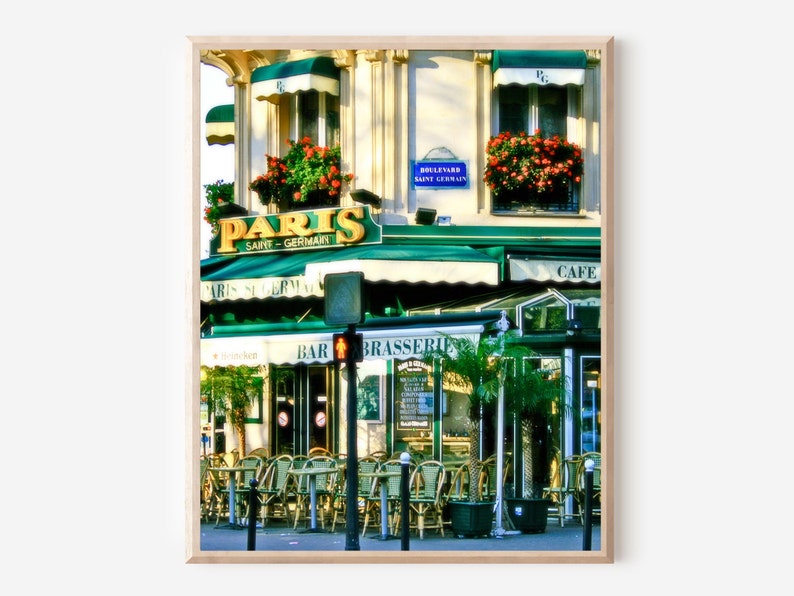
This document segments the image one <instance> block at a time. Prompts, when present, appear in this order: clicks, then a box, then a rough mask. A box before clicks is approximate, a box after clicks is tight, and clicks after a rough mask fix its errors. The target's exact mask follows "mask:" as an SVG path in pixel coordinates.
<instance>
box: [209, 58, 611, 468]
mask: <svg viewBox="0 0 794 596" xmlns="http://www.w3.org/2000/svg"><path fill="white" fill-rule="evenodd" d="M201 61H202V63H203V65H205V66H203V68H206V67H217V68H220V69H222V70H223V71H224V72H225V73H226V74H227V75H228V84H229V85H232V86H233V87H234V91H235V99H234V104H233V105H228V106H218V107H217V108H214V109H213V110H210V112H208V113H207V114H206V119H205V124H206V127H205V130H206V142H208V143H210V144H234V150H235V181H234V183H235V197H237V199H236V201H235V203H236V205H235V206H233V208H235V209H236V210H235V211H234V212H230V213H229V214H228V216H226V217H224V218H223V219H221V220H220V222H218V225H217V229H216V230H215V234H214V236H213V238H212V240H211V243H210V256H209V257H208V258H205V259H203V260H202V262H201V280H200V286H201V287H200V301H201V305H200V308H201V329H200V339H199V341H200V354H201V365H202V367H218V366H237V365H248V366H253V367H256V368H257V369H258V370H259V371H260V372H261V375H262V378H263V383H262V391H261V395H258V396H257V397H256V399H255V400H254V406H253V408H252V409H251V412H250V413H249V415H250V417H249V418H248V419H247V424H246V439H247V444H248V445H247V446H248V450H250V449H253V448H256V447H264V448H266V449H267V450H268V451H269V452H270V453H271V454H277V453H282V452H286V453H292V454H306V453H308V451H309V450H310V449H311V448H313V447H322V448H325V449H327V450H328V451H330V452H332V453H344V452H345V446H346V439H345V438H346V436H347V434H346V433H347V425H348V423H349V421H350V420H355V423H356V425H357V427H358V432H357V436H358V447H357V450H358V453H359V455H362V454H367V453H372V452H385V453H386V454H392V453H396V452H401V451H403V450H408V451H410V452H413V453H417V454H419V455H420V456H421V457H424V458H433V459H440V460H442V461H449V462H457V461H461V460H462V459H463V458H465V457H467V454H468V444H469V441H468V429H469V427H468V424H467V422H468V408H467V400H466V398H465V395H463V394H461V393H459V392H456V391H455V390H454V388H449V387H443V386H441V384H440V383H435V382H434V371H433V370H432V367H431V366H429V365H427V364H425V363H424V362H423V361H422V359H421V356H422V354H423V353H424V352H425V351H427V350H428V349H432V348H433V347H438V346H441V345H443V342H444V341H445V340H446V338H447V337H450V336H451V337H463V336H465V337H470V338H472V339H474V340H477V339H479V338H480V337H482V336H484V335H492V334H495V333H496V332H497V331H498V328H499V326H500V325H499V323H500V322H504V321H505V320H506V321H507V322H508V324H509V327H510V335H511V337H513V338H517V339H515V341H520V342H521V343H523V344H525V345H527V346H528V347H529V348H531V349H532V350H533V352H534V353H535V354H537V360H538V366H540V367H542V368H544V369H548V370H550V371H553V372H554V374H558V375H560V376H562V377H563V378H564V379H565V383H564V384H563V385H564V387H565V389H564V391H565V399H566V401H567V402H568V403H569V405H570V406H571V408H570V414H569V415H563V416H560V417H558V420H557V421H556V422H555V423H554V424H553V425H551V426H550V427H549V428H548V429H547V432H546V433H545V436H542V437H541V438H540V441H542V442H543V443H544V446H545V448H546V449H547V453H550V451H551V449H559V451H560V453H561V454H562V455H563V456H564V455H566V454H570V453H581V452H585V451H599V450H600V383H601V381H600V375H601V321H602V316H601V312H602V309H601V244H602V240H601V198H600V197H601V188H602V184H601V161H600V160H601V148H600V145H601V142H602V140H601V139H600V137H599V135H600V123H601V120H602V116H601V114H602V107H603V106H602V105H601V100H600V97H601V85H602V83H601V79H602V77H601V72H600V55H599V52H598V51H597V50H591V49H588V48H572V49H553V50H548V49H525V50H500V49H491V50H474V49H472V50H403V49H400V50H389V49H383V50H369V49H367V50H317V51H309V50H296V49H290V50H249V51H240V50H225V49H223V48H219V49H217V50H202V54H201ZM536 130H539V131H540V132H541V134H542V135H543V136H544V137H552V136H554V135H559V136H560V137H561V138H563V139H566V140H567V141H569V142H570V143H575V144H576V146H577V147H578V148H580V149H581V153H582V157H583V160H584V165H583V173H582V175H581V179H580V180H578V181H577V183H576V184H575V185H572V186H571V188H570V189H568V192H567V193H566V196H565V197H564V198H562V199H558V200H555V201H554V202H550V201H535V202H533V201H532V200H529V201H520V200H519V201H513V200H510V201H505V200H497V197H495V196H493V194H494V193H493V192H492V190H491V188H490V187H489V186H488V184H487V183H486V181H485V180H484V176H483V172H484V171H485V169H486V166H487V165H488V164H487V159H488V156H487V155H486V145H487V144H488V142H489V139H491V138H493V137H494V136H495V135H498V134H499V133H504V132H506V131H509V132H510V133H511V134H513V135H518V134H519V133H520V132H521V131H526V132H528V134H532V132H533V131H536ZM304 137H309V138H310V139H311V140H312V143H316V145H318V146H334V145H339V147H340V148H341V160H340V166H341V169H343V170H344V171H346V172H352V173H353V178H352V180H351V181H350V183H349V185H346V187H344V188H343V189H342V192H341V193H340V194H339V195H337V197H336V198H335V200H333V201H327V200H325V201H322V202H320V203H317V204H311V203H297V204H296V203H287V202H284V201H275V200H273V201H263V200H262V199H260V197H259V196H258V195H257V193H255V192H253V191H251V190H249V188H248V184H249V182H250V181H252V180H254V179H255V178H256V177H257V176H258V175H261V174H262V173H263V172H264V171H265V168H266V158H265V155H276V156H278V155H284V154H285V153H286V152H287V151H288V149H289V145H288V142H287V139H302V138H304ZM265 203H267V204H265ZM350 271H355V272H361V273H362V275H363V279H364V307H365V311H366V315H365V317H364V321H363V323H361V324H359V325H358V326H357V331H358V332H359V333H361V334H362V335H363V342H364V350H363V352H364V353H363V359H362V361H361V362H360V363H359V364H358V365H357V369H356V373H357V374H356V378H357V383H356V384H357V410H358V411H357V412H356V414H355V418H353V416H352V415H350V414H349V413H348V412H347V411H346V400H345V396H346V392H347V372H348V371H347V367H345V366H344V365H340V364H336V363H335V362H334V358H333V351H332V349H333V346H332V338H333V334H334V333H339V332H342V331H344V328H337V327H333V326H328V325H326V324H325V321H324V317H323V313H324V297H325V295H324V279H325V276H326V275H328V274H331V273H341V272H350ZM201 424H202V429H201V430H202V432H203V434H204V435H205V436H206V437H207V438H206V439H204V441H205V443H204V448H205V449H206V448H207V447H209V449H212V450H214V451H224V450H231V449H233V448H234V447H235V446H236V441H237V439H236V437H235V435H234V432H233V430H232V429H231V427H230V426H229V425H228V424H225V423H224V420H223V418H222V417H216V416H214V415H213V414H212V413H211V412H208V411H206V410H202V412H201ZM508 426H510V428H508V432H507V433H506V445H505V449H506V451H507V452H508V453H514V454H516V455H517V456H518V453H519V451H520V449H519V448H518V446H517V445H518V443H517V441H518V440H519V438H518V428H517V427H516V426H515V425H510V424H508ZM483 427H484V428H485V429H486V431H484V432H486V436H485V437H484V440H483V442H482V447H481V448H482V450H483V453H481V454H480V456H481V458H485V457H486V456H488V455H490V454H492V453H495V451H496V447H495V445H494V441H495V437H494V436H493V433H492V432H489V431H488V429H489V428H492V425H489V424H488V423H487V422H486V424H483Z"/></svg>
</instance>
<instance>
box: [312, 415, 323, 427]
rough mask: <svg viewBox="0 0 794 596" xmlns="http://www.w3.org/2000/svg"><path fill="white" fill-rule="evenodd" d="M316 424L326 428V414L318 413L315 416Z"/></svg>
mask: <svg viewBox="0 0 794 596" xmlns="http://www.w3.org/2000/svg"><path fill="white" fill-rule="evenodd" d="M314 424H315V425H317V426H319V427H320V428H322V427H324V426H325V412H317V413H316V414H315V415H314Z"/></svg>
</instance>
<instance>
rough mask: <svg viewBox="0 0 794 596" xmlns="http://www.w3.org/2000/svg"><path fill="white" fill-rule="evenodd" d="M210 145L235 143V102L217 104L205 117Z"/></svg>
mask: <svg viewBox="0 0 794 596" xmlns="http://www.w3.org/2000/svg"><path fill="white" fill-rule="evenodd" d="M204 122H205V124H206V129H207V133H206V137H207V144H208V145H230V144H232V143H234V104H227V105H221V106H215V107H214V108H211V109H210V110H209V111H208V112H207V117H206V118H205V119H204Z"/></svg>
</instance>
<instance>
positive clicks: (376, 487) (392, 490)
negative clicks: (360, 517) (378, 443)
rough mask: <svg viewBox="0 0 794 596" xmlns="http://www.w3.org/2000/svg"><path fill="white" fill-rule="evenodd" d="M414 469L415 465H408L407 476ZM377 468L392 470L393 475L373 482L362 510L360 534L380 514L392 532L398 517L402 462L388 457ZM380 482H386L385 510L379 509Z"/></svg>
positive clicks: (400, 499)
mask: <svg viewBox="0 0 794 596" xmlns="http://www.w3.org/2000/svg"><path fill="white" fill-rule="evenodd" d="M415 469H416V466H415V465H414V464H409V465H408V474H409V478H410V475H411V474H413V471H414V470H415ZM379 470H383V471H384V472H393V473H394V475H393V476H389V477H387V478H380V479H379V480H378V482H376V483H373V485H372V487H371V490H370V494H369V496H368V497H367V505H366V508H365V510H364V523H363V524H362V526H363V527H362V529H361V535H362V536H363V535H364V534H365V533H366V531H367V527H368V526H369V524H370V522H373V523H376V522H377V521H378V520H380V519H381V516H385V517H386V523H387V526H388V528H389V530H390V532H391V533H392V534H394V533H395V531H396V530H395V528H396V525H397V520H398V519H399V517H400V507H401V504H402V495H401V494H400V488H401V486H402V462H401V461H400V460H399V459H389V460H387V461H385V462H383V463H382V464H381V465H380V468H379ZM381 482H385V483H386V511H382V510H381V493H380V483H381Z"/></svg>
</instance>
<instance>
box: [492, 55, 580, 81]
mask: <svg viewBox="0 0 794 596" xmlns="http://www.w3.org/2000/svg"><path fill="white" fill-rule="evenodd" d="M586 68H587V55H586V54H585V53H584V51H582V50H565V51H554V50H494V53H493V62H492V64H491V70H492V71H493V86H494V87H497V86H499V85H584V73H585V69H586Z"/></svg>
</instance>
